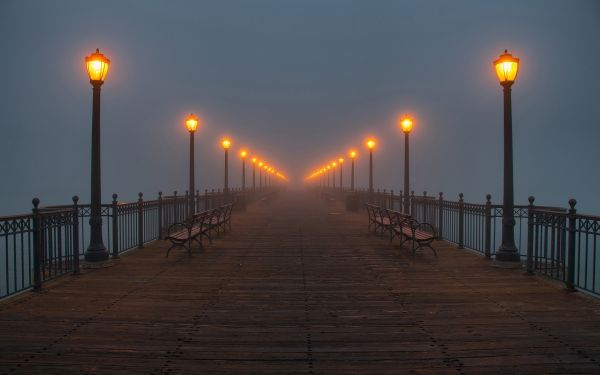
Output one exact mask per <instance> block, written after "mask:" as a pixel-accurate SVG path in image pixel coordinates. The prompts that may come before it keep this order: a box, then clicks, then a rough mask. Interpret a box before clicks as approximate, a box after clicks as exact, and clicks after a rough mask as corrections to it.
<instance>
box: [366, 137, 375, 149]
mask: <svg viewBox="0 0 600 375" xmlns="http://www.w3.org/2000/svg"><path fill="white" fill-rule="evenodd" d="M367 148H368V149H369V150H372V149H374V148H375V140H374V139H373V138H369V139H368V140H367Z"/></svg>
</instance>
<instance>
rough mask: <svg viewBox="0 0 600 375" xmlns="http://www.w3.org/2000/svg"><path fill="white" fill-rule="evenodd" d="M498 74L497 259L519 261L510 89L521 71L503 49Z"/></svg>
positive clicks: (516, 62) (516, 60)
mask: <svg viewBox="0 0 600 375" xmlns="http://www.w3.org/2000/svg"><path fill="white" fill-rule="evenodd" d="M494 66H495V68H496V75H497V76H498V80H499V81H500V85H501V86H502V88H503V90H504V202H503V205H502V244H501V245H500V247H499V248H498V250H497V251H496V260H499V261H504V262H519V261H520V260H521V257H520V256H519V250H518V249H517V246H516V245H515V216H514V191H513V147H512V104H511V95H510V94H511V87H512V85H513V83H514V82H515V78H516V77H517V71H518V70H519V59H518V58H516V57H514V56H512V55H511V54H510V53H508V51H507V50H504V53H503V54H502V55H500V57H499V58H498V59H497V60H496V61H494Z"/></svg>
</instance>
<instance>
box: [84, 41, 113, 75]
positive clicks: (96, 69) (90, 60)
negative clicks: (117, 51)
mask: <svg viewBox="0 0 600 375" xmlns="http://www.w3.org/2000/svg"><path fill="white" fill-rule="evenodd" d="M109 66H110V60H109V59H107V58H106V56H104V55H103V54H101V53H100V50H99V49H98V48H96V52H94V53H92V54H91V55H89V56H86V58H85V68H86V69H87V72H88V76H89V77H90V81H92V82H100V83H102V82H104V79H105V78H106V74H108V67H109Z"/></svg>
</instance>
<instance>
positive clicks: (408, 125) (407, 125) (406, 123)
mask: <svg viewBox="0 0 600 375" xmlns="http://www.w3.org/2000/svg"><path fill="white" fill-rule="evenodd" d="M412 127H413V120H412V119H411V118H410V117H409V116H408V115H404V116H403V117H402V118H401V119H400V128H402V131H403V132H405V133H410V131H411V130H412Z"/></svg>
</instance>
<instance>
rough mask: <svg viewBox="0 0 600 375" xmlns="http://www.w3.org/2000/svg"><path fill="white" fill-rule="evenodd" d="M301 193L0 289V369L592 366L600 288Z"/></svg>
mask: <svg viewBox="0 0 600 375" xmlns="http://www.w3.org/2000/svg"><path fill="white" fill-rule="evenodd" d="M435 246H436V248H437V249H438V254H439V257H438V258H435V257H434V256H433V254H432V253H431V252H430V251H428V250H424V251H422V252H419V253H417V255H416V256H415V257H413V256H412V255H411V254H410V251H409V250H408V249H400V248H398V246H390V245H389V244H388V241H387V239H386V238H384V237H377V236H374V235H370V234H367V232H366V215H364V214H361V215H359V214H347V213H344V212H343V211H342V210H341V208H340V207H338V206H336V205H325V204H324V203H323V202H320V201H318V200H316V199H315V198H314V197H310V196H308V195H303V194H300V193H297V194H294V193H287V194H282V195H281V196H280V197H279V198H278V199H277V200H275V201H273V202H271V203H270V204H268V205H259V206H255V207H252V208H251V209H249V211H248V212H247V213H243V214H237V213H234V215H233V231H232V232H231V233H229V234H226V235H224V236H221V237H220V238H218V239H217V240H216V241H215V243H214V245H212V246H207V247H206V248H205V249H204V250H199V249H196V251H195V252H194V255H193V256H192V257H191V258H190V257H188V256H187V255H186V254H185V253H184V252H181V251H174V252H172V253H171V256H170V257H169V258H168V259H165V257H164V254H165V252H166V249H167V247H168V244H166V243H164V242H157V243H154V244H151V245H150V246H148V247H146V248H145V249H141V250H137V251H134V252H132V253H131V254H127V255H125V256H123V257H122V258H121V259H119V260H117V261H115V262H114V265H113V266H112V267H109V268H103V269H97V270H87V271H85V272H84V273H83V274H82V275H81V276H78V277H71V276H67V277H63V278H60V279H59V280H57V281H55V282H52V283H50V284H48V285H47V287H46V289H45V291H44V292H43V293H38V294H34V293H26V294H24V295H21V296H18V297H16V298H13V299H11V300H8V301H5V302H2V303H0V374H2V373H6V374H14V373H19V374H31V373H39V374H81V373H97V374H138V373H155V374H159V373H174V374H175V373H184V374H198V373H267V374H268V373H272V374H284V373H315V374H317V373H318V374H332V373H340V374H366V373H372V374H398V373H415V374H417V373H426V374H497V373H523V374H536V373H548V374H552V373H589V374H598V373H600V301H597V300H594V299H591V298H588V297H585V296H582V295H580V293H568V292H566V291H565V290H564V289H563V288H562V287H561V286H560V285H558V284H555V283H550V282H548V281H545V280H542V279H540V278H537V277H529V276H526V275H524V274H523V273H522V272H520V271H518V270H506V269H499V268H495V267H492V266H491V265H490V263H489V262H488V261H486V260H485V259H482V258H481V257H479V256H477V255H473V254H471V253H469V252H467V251H464V250H457V249H455V248H453V246H451V245H450V244H448V243H445V242H438V243H436V244H435Z"/></svg>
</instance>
